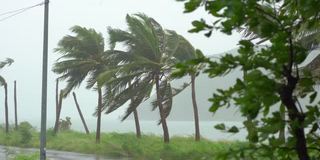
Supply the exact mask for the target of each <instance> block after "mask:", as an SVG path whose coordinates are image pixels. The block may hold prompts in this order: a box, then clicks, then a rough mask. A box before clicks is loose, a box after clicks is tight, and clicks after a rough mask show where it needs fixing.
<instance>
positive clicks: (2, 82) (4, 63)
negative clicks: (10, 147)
mask: <svg viewBox="0 0 320 160" xmlns="http://www.w3.org/2000/svg"><path fill="white" fill-rule="evenodd" d="M13 62H14V61H13V59H11V58H7V59H6V60H5V61H2V62H0V69H2V68H3V67H5V66H10V65H11V64H12V63H13ZM0 86H3V87H4V94H5V99H4V107H5V108H4V109H5V125H6V133H8V132H9V118H8V85H7V82H6V80H5V79H4V78H3V77H2V76H1V75H0Z"/></svg>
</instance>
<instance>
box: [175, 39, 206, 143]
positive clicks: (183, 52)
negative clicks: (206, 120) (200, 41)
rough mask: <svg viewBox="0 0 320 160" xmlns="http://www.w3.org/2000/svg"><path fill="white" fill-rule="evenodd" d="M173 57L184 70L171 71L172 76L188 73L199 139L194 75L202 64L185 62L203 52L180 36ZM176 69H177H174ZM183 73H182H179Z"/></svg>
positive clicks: (195, 75)
mask: <svg viewBox="0 0 320 160" xmlns="http://www.w3.org/2000/svg"><path fill="white" fill-rule="evenodd" d="M175 57H176V58H177V59H179V62H180V63H179V64H177V65H178V66H179V65H184V69H185V72H184V73H183V72H181V71H179V70H178V72H173V73H172V76H173V77H182V76H185V74H188V75H189V76H190V79H191V98H192V106H193V117H194V124H195V140H196V141H200V125H199V113H198V105H197V100H196V87H195V85H196V77H197V76H198V75H199V72H200V71H201V68H203V67H204V66H203V65H202V64H199V65H189V64H187V62H188V60H192V59H197V58H201V57H204V55H203V53H202V52H201V51H200V50H196V49H194V48H193V46H192V45H191V44H190V43H189V42H188V41H187V40H186V39H185V38H183V37H180V45H179V48H178V49H177V51H176V54H175ZM176 71H177V70H176ZM181 73H183V74H181Z"/></svg>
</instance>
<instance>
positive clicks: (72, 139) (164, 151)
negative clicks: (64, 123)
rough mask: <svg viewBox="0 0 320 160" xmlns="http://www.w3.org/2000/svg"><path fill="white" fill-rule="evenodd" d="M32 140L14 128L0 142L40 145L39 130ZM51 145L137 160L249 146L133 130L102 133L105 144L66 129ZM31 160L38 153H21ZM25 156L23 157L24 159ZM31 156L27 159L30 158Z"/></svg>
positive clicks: (195, 158)
mask: <svg viewBox="0 0 320 160" xmlns="http://www.w3.org/2000/svg"><path fill="white" fill-rule="evenodd" d="M32 135H33V137H32V140H31V141H29V142H28V143H22V142H19V141H16V138H18V139H19V136H20V135H19V133H17V131H12V132H11V134H9V135H6V134H5V133H4V132H0V144H2V145H7V146H19V147H29V148H30V147H33V148H35V147H38V135H39V133H37V132H35V131H32ZM47 138H48V139H47V140H48V141H47V148H48V149H54V150H61V151H72V152H79V153H86V154H98V155H103V156H108V157H130V158H132V159H134V160H135V159H136V160H141V159H145V160H159V159H165V160H182V159H188V160H199V159H203V160H214V159H215V157H217V156H219V155H220V153H225V152H227V151H228V149H230V148H234V149H237V148H239V147H244V146H246V144H245V143H242V142H222V141H221V142H212V141H209V140H205V139H203V140H202V141H201V142H195V141H194V140H193V138H192V137H172V139H171V143H170V144H164V143H163V142H162V140H161V137H158V136H155V135H143V137H142V138H141V139H138V138H137V137H136V136H135V134H133V133H121V134H120V133H102V134H101V143H100V144H95V143H94V140H95V134H89V135H87V134H85V133H80V132H75V131H64V132H60V133H59V134H58V135H54V134H53V131H52V130H49V131H48V137H47ZM18 157H19V158H20V157H28V158H29V159H30V160H31V159H32V158H36V157H37V156H36V155H19V156H18ZM20 159H22V158H20ZM29 159H27V160H29Z"/></svg>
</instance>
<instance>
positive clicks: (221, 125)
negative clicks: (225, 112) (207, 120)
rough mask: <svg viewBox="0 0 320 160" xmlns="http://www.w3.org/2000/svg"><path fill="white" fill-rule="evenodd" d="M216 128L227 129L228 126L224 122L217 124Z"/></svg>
mask: <svg viewBox="0 0 320 160" xmlns="http://www.w3.org/2000/svg"><path fill="white" fill-rule="evenodd" d="M214 128H215V129H218V130H226V126H225V125H224V124H223V123H220V124H217V125H215V126H214Z"/></svg>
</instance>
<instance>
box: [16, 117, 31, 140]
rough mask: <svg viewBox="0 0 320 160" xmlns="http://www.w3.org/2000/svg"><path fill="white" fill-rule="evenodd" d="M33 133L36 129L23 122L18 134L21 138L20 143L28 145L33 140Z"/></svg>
mask: <svg viewBox="0 0 320 160" xmlns="http://www.w3.org/2000/svg"><path fill="white" fill-rule="evenodd" d="M32 132H34V128H33V127H32V126H31V124H30V123H28V122H21V123H20V124H19V126H18V133H19V135H20V136H21V139H20V142H21V143H22V144H28V143H29V142H30V141H31V139H32Z"/></svg>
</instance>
